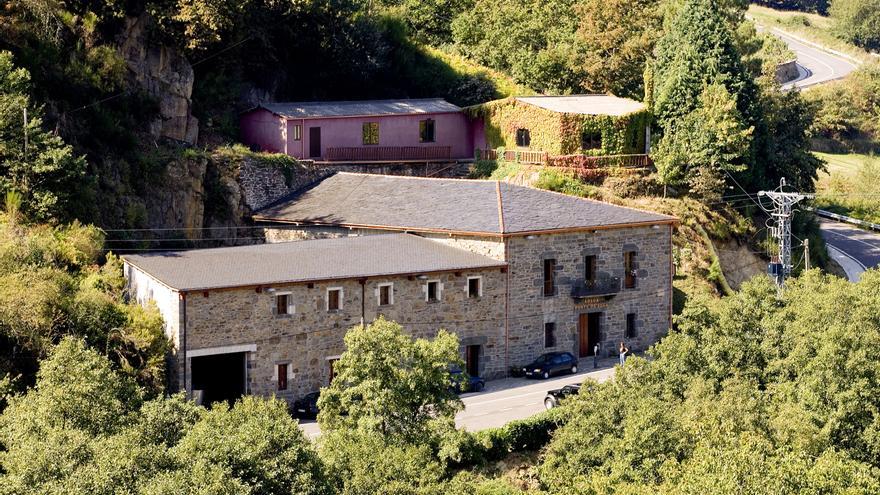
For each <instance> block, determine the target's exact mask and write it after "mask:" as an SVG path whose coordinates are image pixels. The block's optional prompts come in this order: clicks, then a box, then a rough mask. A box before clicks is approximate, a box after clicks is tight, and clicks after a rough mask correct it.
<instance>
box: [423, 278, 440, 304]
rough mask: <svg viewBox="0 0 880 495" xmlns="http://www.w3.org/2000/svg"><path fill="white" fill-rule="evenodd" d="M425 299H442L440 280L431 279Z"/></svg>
mask: <svg viewBox="0 0 880 495" xmlns="http://www.w3.org/2000/svg"><path fill="white" fill-rule="evenodd" d="M425 300H427V301H428V302H437V301H439V300H440V281H439V280H429V281H428V284H427V290H426V292H425Z"/></svg>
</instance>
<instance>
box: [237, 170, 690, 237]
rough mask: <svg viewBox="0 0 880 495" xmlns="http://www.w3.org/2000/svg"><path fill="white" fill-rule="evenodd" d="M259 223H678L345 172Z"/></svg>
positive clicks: (408, 226) (497, 228)
mask: <svg viewBox="0 0 880 495" xmlns="http://www.w3.org/2000/svg"><path fill="white" fill-rule="evenodd" d="M254 219H255V220H258V221H269V222H285V223H301V224H316V225H340V226H361V227H382V228H389V229H392V230H410V231H427V232H455V233H462V234H489V235H505V234H513V235H516V234H520V235H522V234H525V233H536V232H544V231H555V230H569V229H575V230H576V229H581V228H583V229H588V228H601V227H613V226H615V225H621V226H623V225H632V224H656V223H674V222H676V221H677V219H676V218H675V217H671V216H667V215H661V214H658V213H651V212H647V211H642V210H636V209H633V208H626V207H622V206H616V205H612V204H609V203H603V202H601V201H593V200H589V199H582V198H577V197H574V196H568V195H565V194H560V193H554V192H550V191H544V190H540V189H534V188H530V187H523V186H517V185H513V184H509V183H507V182H500V181H491V180H465V179H429V178H418V177H402V176H389V175H371V174H355V173H347V172H338V173H336V174H334V175H331V176H330V177H327V178H325V179H323V180H322V181H320V182H318V183H316V184H314V185H313V186H311V187H309V188H306V189H305V190H301V191H299V192H296V193H294V194H293V195H292V196H290V197H288V198H285V199H283V200H281V201H279V202H277V203H275V204H273V205H269V206H267V207H266V208H263V209H261V210H259V211H257V213H256V214H255V215H254Z"/></svg>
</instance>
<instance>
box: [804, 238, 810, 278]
mask: <svg viewBox="0 0 880 495" xmlns="http://www.w3.org/2000/svg"><path fill="white" fill-rule="evenodd" d="M809 269H810V240H809V239H804V270H809Z"/></svg>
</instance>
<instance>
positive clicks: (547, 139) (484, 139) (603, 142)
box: [465, 95, 650, 156]
mask: <svg viewBox="0 0 880 495" xmlns="http://www.w3.org/2000/svg"><path fill="white" fill-rule="evenodd" d="M465 111H466V112H467V113H468V116H469V117H470V120H471V132H472V135H473V141H474V146H475V148H477V149H484V150H486V149H491V150H496V149H498V148H504V149H505V150H520V151H539V152H543V153H546V154H548V155H551V156H554V155H574V154H584V155H592V156H606V155H624V154H642V153H647V152H648V149H649V147H650V131H649V126H648V122H649V113H648V108H647V106H646V105H644V104H643V103H640V102H638V101H635V100H630V99H627V98H619V97H617V96H611V95H570V96H517V97H511V98H505V99H502V100H495V101H490V102H488V103H483V104H481V105H475V106H472V107H468V108H466V109H465Z"/></svg>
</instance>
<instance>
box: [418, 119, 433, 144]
mask: <svg viewBox="0 0 880 495" xmlns="http://www.w3.org/2000/svg"><path fill="white" fill-rule="evenodd" d="M419 142H420V143H433V142H434V119H426V120H420V121H419Z"/></svg>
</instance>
